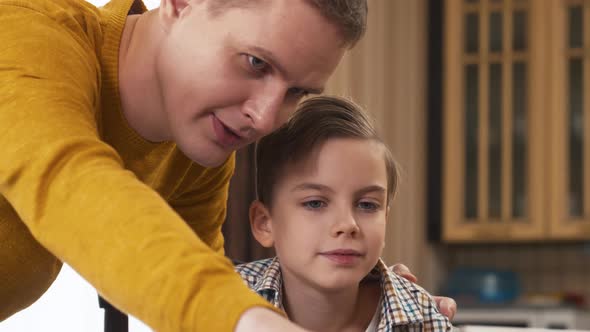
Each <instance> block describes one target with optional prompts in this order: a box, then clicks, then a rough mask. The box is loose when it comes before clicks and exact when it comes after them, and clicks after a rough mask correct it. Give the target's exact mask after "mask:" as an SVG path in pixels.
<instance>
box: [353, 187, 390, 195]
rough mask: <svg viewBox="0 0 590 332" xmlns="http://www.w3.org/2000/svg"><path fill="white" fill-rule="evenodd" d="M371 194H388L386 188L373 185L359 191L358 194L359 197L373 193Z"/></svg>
mask: <svg viewBox="0 0 590 332" xmlns="http://www.w3.org/2000/svg"><path fill="white" fill-rule="evenodd" d="M371 192H378V193H382V194H385V193H386V192H387V190H385V188H383V187H381V186H379V185H372V186H368V187H365V188H362V189H360V190H358V191H357V192H356V193H357V194H358V195H364V194H367V193H371Z"/></svg>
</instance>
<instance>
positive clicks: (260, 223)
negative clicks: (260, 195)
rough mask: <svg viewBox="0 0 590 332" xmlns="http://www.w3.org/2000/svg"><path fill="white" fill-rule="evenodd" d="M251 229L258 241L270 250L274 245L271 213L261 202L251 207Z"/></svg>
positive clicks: (253, 203)
mask: <svg viewBox="0 0 590 332" xmlns="http://www.w3.org/2000/svg"><path fill="white" fill-rule="evenodd" d="M250 228H251V229H252V234H254V238H256V241H258V243H260V245H261V246H263V247H265V248H270V247H272V246H273V244H274V238H273V234H272V222H271V217H270V211H269V210H268V208H267V207H266V206H265V205H264V204H262V202H260V201H258V200H257V201H254V202H252V204H251V205H250Z"/></svg>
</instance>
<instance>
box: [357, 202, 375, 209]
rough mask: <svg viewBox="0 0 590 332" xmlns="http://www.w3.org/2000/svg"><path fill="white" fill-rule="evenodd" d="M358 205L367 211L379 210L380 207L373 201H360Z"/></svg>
mask: <svg viewBox="0 0 590 332" xmlns="http://www.w3.org/2000/svg"><path fill="white" fill-rule="evenodd" d="M358 207H359V208H361V209H362V210H366V211H377V210H378V209H379V205H378V204H375V203H372V202H359V203H358Z"/></svg>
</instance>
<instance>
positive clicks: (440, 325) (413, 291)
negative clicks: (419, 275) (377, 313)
mask: <svg viewBox="0 0 590 332" xmlns="http://www.w3.org/2000/svg"><path fill="white" fill-rule="evenodd" d="M374 271H375V272H377V271H378V273H379V274H380V275H381V291H382V300H383V301H382V302H383V307H382V311H381V324H382V325H384V326H396V325H405V324H410V325H421V326H424V327H426V328H429V329H427V330H429V331H447V330H450V328H451V324H450V322H449V320H448V318H447V317H445V316H444V315H442V314H441V313H440V311H439V310H438V308H437V306H436V303H435V301H434V299H433V298H432V296H431V295H430V294H429V293H428V292H427V291H426V290H425V289H424V288H422V287H420V286H418V285H417V284H415V283H412V282H411V281H409V280H407V279H405V278H404V277H402V276H400V275H398V274H396V273H395V272H393V270H392V269H390V268H388V267H387V266H386V265H385V263H384V262H383V261H382V260H379V262H378V263H377V266H376V267H375V269H374Z"/></svg>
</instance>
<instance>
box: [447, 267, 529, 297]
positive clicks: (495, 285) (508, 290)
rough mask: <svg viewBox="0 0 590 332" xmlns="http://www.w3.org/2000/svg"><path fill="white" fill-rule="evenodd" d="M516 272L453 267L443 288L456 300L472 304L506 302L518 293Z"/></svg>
mask: <svg viewBox="0 0 590 332" xmlns="http://www.w3.org/2000/svg"><path fill="white" fill-rule="evenodd" d="M520 291H521V287H520V282H519V279H518V276H517V275H516V273H514V272H512V271H508V270H496V269H487V268H472V267H461V268H457V269H455V270H454V271H453V272H452V273H451V275H450V276H449V279H448V281H447V285H446V287H445V288H444V289H443V293H445V295H447V296H450V297H453V298H455V299H456V300H457V302H459V303H461V302H469V303H472V304H483V305H486V304H506V303H510V302H513V301H514V300H516V299H517V298H518V296H519V295H520Z"/></svg>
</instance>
